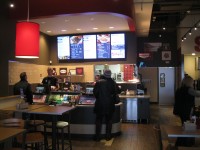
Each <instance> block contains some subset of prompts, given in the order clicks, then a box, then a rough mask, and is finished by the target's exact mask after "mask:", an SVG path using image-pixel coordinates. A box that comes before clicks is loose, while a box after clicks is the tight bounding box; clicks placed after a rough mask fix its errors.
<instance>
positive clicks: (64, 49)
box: [57, 36, 70, 59]
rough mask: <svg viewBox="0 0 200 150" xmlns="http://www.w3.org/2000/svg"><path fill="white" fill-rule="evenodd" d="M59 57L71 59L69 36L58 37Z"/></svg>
mask: <svg viewBox="0 0 200 150" xmlns="http://www.w3.org/2000/svg"><path fill="white" fill-rule="evenodd" d="M57 43H58V49H59V51H58V59H70V49H69V36H64V37H58V38H57Z"/></svg>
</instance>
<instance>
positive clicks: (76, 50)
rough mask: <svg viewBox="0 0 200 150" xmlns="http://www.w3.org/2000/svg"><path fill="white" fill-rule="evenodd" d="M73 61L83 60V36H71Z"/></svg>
mask: <svg viewBox="0 0 200 150" xmlns="http://www.w3.org/2000/svg"><path fill="white" fill-rule="evenodd" d="M70 53H71V59H83V36H82V35H78V36H70Z"/></svg>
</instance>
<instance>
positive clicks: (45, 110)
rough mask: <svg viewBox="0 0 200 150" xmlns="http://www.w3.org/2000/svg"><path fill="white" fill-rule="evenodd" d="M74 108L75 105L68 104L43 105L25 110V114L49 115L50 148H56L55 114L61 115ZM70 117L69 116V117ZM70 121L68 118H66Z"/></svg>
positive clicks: (54, 149)
mask: <svg viewBox="0 0 200 150" xmlns="http://www.w3.org/2000/svg"><path fill="white" fill-rule="evenodd" d="M73 109H75V107H68V106H48V105H47V106H45V107H40V108H38V109H33V110H31V111H27V112H26V113H27V114H34V115H51V116H52V117H51V119H52V120H51V121H52V149H53V150H56V148H57V147H56V123H57V120H58V119H57V116H61V115H63V114H65V113H69V115H70V111H71V110H73ZM69 118H70V117H69ZM68 122H69V123H70V120H68Z"/></svg>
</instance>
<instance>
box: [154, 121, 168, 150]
mask: <svg viewBox="0 0 200 150" xmlns="http://www.w3.org/2000/svg"><path fill="white" fill-rule="evenodd" d="M153 129H154V133H155V139H156V144H157V149H158V150H170V149H171V147H170V144H169V142H168V140H163V139H162V136H161V129H160V125H159V124H156V125H154V126H153Z"/></svg>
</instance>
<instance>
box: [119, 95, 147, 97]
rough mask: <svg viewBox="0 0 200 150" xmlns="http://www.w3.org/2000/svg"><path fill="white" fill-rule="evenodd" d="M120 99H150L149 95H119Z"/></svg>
mask: <svg viewBox="0 0 200 150" xmlns="http://www.w3.org/2000/svg"><path fill="white" fill-rule="evenodd" d="M119 97H120V98H150V95H119Z"/></svg>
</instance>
